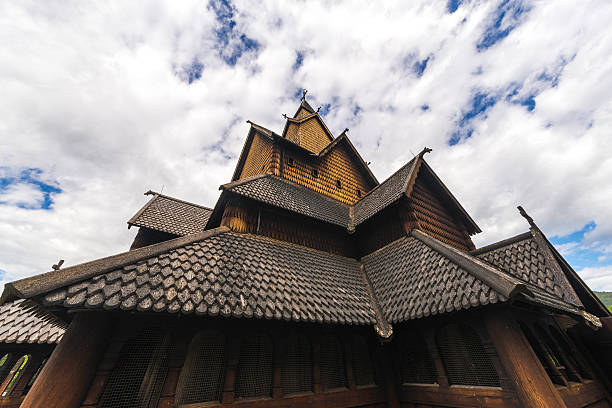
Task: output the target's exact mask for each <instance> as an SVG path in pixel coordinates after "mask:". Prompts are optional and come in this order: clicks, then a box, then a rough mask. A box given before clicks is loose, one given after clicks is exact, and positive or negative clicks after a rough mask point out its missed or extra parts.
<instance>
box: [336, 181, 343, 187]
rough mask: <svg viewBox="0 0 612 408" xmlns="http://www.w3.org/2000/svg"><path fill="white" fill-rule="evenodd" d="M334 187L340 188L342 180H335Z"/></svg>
mask: <svg viewBox="0 0 612 408" xmlns="http://www.w3.org/2000/svg"><path fill="white" fill-rule="evenodd" d="M336 187H338V188H342V182H341V181H340V180H336Z"/></svg>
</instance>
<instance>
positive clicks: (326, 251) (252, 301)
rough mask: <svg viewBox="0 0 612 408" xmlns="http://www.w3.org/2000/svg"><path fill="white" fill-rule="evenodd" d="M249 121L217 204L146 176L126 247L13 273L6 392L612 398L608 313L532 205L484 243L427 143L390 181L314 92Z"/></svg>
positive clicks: (153, 396) (498, 401)
mask: <svg viewBox="0 0 612 408" xmlns="http://www.w3.org/2000/svg"><path fill="white" fill-rule="evenodd" d="M248 123H249V126H250V128H249V130H248V134H247V136H246V140H245V143H244V147H243V149H242V152H241V154H240V156H239V159H238V162H237V164H236V168H235V171H234V174H233V177H232V179H231V180H228V183H227V184H224V185H222V186H220V188H219V189H220V196H219V199H218V200H217V202H216V204H215V205H214V207H213V208H208V207H205V206H202V205H199V204H194V203H190V202H186V201H183V200H180V199H177V198H173V197H169V196H166V195H163V194H160V193H156V192H152V191H149V192H147V193H146V194H147V195H149V196H150V199H149V201H148V202H147V203H146V204H145V205H144V207H142V208H141V209H140V210H139V211H138V212H136V214H135V215H134V216H133V217H132V218H131V219H130V220H129V221H128V227H133V228H138V232H137V235H136V237H135V239H134V241H133V243H132V245H131V247H130V248H129V249H128V248H126V252H123V253H119V254H115V255H111V256H108V257H106V258H102V259H96V260H92V261H90V262H86V263H82V264H79V265H74V266H67V267H62V265H61V263H60V264H58V265H54V267H53V270H52V271H50V272H47V273H43V274H39V275H35V276H32V277H30V278H26V279H22V280H18V281H14V282H11V283H9V284H7V285H6V286H5V288H4V292H3V293H2V296H1V298H0V384H1V385H0V407H5V408H6V407H11V408H17V407H22V408H49V407H54V408H173V407H182V408H204V407H206V408H212V407H228V408H229V407H236V408H238V407H240V408H263V407H279V408H280V407H312V408H319V407H321V408H323V407H326V408H348V407H361V408H366V407H367V408H375V407H376V408H382V407H406V408H417V407H419V408H438V407H497V408H506V407H507V408H511V407H512V408H518V407H534V408H535V407H550V408H563V407H567V408H587V407H589V408H612V316H611V315H610V313H609V311H608V310H607V309H606V308H605V307H604V305H603V304H602V303H601V302H600V301H599V300H598V299H597V298H596V297H595V295H594V294H593V292H592V291H591V290H590V289H589V288H588V287H587V285H586V284H585V283H584V282H583V281H582V280H581V278H580V277H579V276H578V274H577V273H576V272H575V271H574V270H573V269H572V267H571V265H569V264H568V262H567V261H566V260H565V259H564V258H563V257H562V256H561V254H560V253H559V252H558V251H557V250H556V249H555V248H554V246H553V245H552V244H551V243H550V242H549V240H548V239H547V238H546V236H545V234H544V233H543V232H542V231H541V230H540V229H539V228H538V226H537V225H536V223H535V222H534V220H533V219H532V218H531V217H530V216H529V215H528V214H527V213H526V212H525V210H524V209H523V208H521V207H519V214H520V215H519V214H517V217H519V216H522V217H524V218H525V231H526V232H524V233H522V234H520V235H517V236H514V237H510V238H508V239H505V240H503V241H500V242H497V243H494V244H491V245H488V246H485V247H482V248H476V247H475V246H474V244H473V242H472V239H471V237H472V236H473V235H474V234H477V233H479V232H481V230H480V228H479V227H478V225H477V224H476V222H475V221H474V219H473V218H472V217H471V216H470V215H469V213H468V212H467V211H466V209H465V208H463V206H462V205H461V203H460V202H459V201H458V200H457V198H455V196H454V195H453V194H452V192H451V191H449V189H448V188H447V187H446V186H445V185H444V183H443V181H442V180H441V179H440V178H439V177H438V176H437V175H436V173H435V172H434V170H433V169H432V168H431V167H430V166H429V164H428V163H427V162H426V160H425V156H426V154H427V153H429V152H430V149H427V148H425V149H423V150H422V151H421V152H420V153H419V154H418V155H416V156H415V157H414V158H412V160H410V161H409V162H408V163H406V164H405V165H404V166H403V167H401V168H400V169H398V170H397V171H396V172H395V173H394V174H393V175H391V176H390V177H389V178H387V179H386V180H384V181H382V182H379V181H378V180H377V178H376V177H375V176H374V174H373V173H372V172H371V171H370V169H369V167H368V164H367V163H366V162H365V161H364V160H363V158H362V157H361V155H360V154H359V152H358V151H357V150H356V149H355V146H354V145H353V144H352V143H351V141H350V140H349V137H348V135H347V132H346V131H344V132H342V133H341V134H339V135H337V136H334V135H333V134H332V132H331V131H330V130H329V129H328V127H327V126H326V124H325V123H324V121H323V119H322V117H321V116H320V115H319V113H318V111H317V110H315V109H313V108H312V107H311V105H310V104H309V103H308V101H307V100H306V95H305V93H304V95H303V97H302V100H301V102H300V104H299V106H298V109H297V111H296V112H295V114H294V115H293V116H292V117H287V118H286V123H285V125H284V128H283V129H282V131H281V132H280V133H276V132H274V131H272V130H269V129H267V128H265V127H263V126H260V125H258V124H255V123H253V122H250V121H249V122H248ZM457 171H461V170H460V169H459V170H457ZM482 199H483V200H486V192H483V197H482Z"/></svg>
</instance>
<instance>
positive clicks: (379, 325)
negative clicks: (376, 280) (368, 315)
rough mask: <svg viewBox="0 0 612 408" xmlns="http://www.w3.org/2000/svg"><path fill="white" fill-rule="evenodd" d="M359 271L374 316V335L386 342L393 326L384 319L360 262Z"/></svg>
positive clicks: (389, 337) (391, 333)
mask: <svg viewBox="0 0 612 408" xmlns="http://www.w3.org/2000/svg"><path fill="white" fill-rule="evenodd" d="M359 271H360V272H361V278H362V279H363V284H364V286H365V288H366V292H368V296H369V297H370V305H371V307H372V309H374V314H375V315H376V326H374V330H376V333H378V335H379V336H380V337H381V338H382V339H383V340H386V341H388V340H390V339H391V336H392V335H393V326H391V324H390V323H389V322H388V321H387V319H385V314H384V313H383V310H382V307H380V303H379V301H378V297H377V296H376V292H375V291H374V286H373V285H372V281H371V280H370V277H369V276H368V273H367V271H366V267H365V265H364V264H363V263H362V262H359Z"/></svg>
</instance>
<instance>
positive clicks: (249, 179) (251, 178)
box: [219, 173, 272, 190]
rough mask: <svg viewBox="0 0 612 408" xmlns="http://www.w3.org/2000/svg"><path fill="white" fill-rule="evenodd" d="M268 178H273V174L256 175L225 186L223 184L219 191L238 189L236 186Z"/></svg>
mask: <svg viewBox="0 0 612 408" xmlns="http://www.w3.org/2000/svg"><path fill="white" fill-rule="evenodd" d="M267 176H272V174H268V173H261V174H255V175H254V176H249V177H245V178H241V179H238V180H235V181H230V182H229V183H225V184H221V185H220V186H219V190H228V189H230V188H233V187H236V186H241V185H243V184H246V183H249V182H251V181H253V180H259V179H260V178H264V177H267Z"/></svg>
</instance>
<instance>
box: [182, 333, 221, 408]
mask: <svg viewBox="0 0 612 408" xmlns="http://www.w3.org/2000/svg"><path fill="white" fill-rule="evenodd" d="M225 362H226V353H225V336H224V335H223V334H222V333H220V332H218V331H215V330H203V331H201V332H199V333H198V334H196V335H195V336H194V338H193V340H191V344H190V345H189V349H188V351H187V358H186V359H185V364H184V366H183V369H182V371H181V375H180V377H179V380H178V385H177V391H176V402H177V403H179V404H189V403H194V402H208V401H219V400H220V399H221V392H222V391H223V381H224V379H225Z"/></svg>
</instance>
